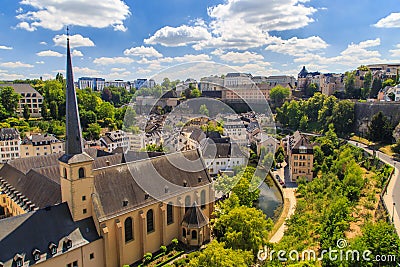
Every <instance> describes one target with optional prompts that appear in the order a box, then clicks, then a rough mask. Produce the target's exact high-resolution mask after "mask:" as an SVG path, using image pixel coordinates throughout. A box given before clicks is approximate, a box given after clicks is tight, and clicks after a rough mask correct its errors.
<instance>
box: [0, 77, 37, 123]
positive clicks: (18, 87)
mask: <svg viewBox="0 0 400 267" xmlns="http://www.w3.org/2000/svg"><path fill="white" fill-rule="evenodd" d="M6 86H10V87H12V88H14V91H15V92H16V93H18V94H20V95H21V98H20V100H19V102H18V107H17V113H18V115H20V116H22V114H23V112H24V106H25V105H27V106H28V108H29V112H30V115H31V117H35V118H37V117H41V116H42V115H41V108H42V104H43V96H42V95H41V94H39V92H38V91H36V90H35V89H34V88H33V87H32V86H31V85H30V84H1V85H0V89H1V87H6Z"/></svg>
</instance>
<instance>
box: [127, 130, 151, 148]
mask: <svg viewBox="0 0 400 267" xmlns="http://www.w3.org/2000/svg"><path fill="white" fill-rule="evenodd" d="M126 136H127V137H128V138H129V150H131V151H140V150H142V149H144V148H145V147H146V142H145V140H146V135H145V133H144V132H139V133H130V132H127V133H126Z"/></svg>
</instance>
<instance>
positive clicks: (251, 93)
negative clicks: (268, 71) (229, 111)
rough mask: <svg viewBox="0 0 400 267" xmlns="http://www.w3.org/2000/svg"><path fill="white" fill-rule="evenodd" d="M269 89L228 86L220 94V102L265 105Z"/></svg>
mask: <svg viewBox="0 0 400 267" xmlns="http://www.w3.org/2000/svg"><path fill="white" fill-rule="evenodd" d="M269 92H270V89H267V88H263V87H262V85H260V86H257V85H256V84H248V85H240V86H230V87H228V88H225V90H224V91H223V92H222V100H223V101H227V102H243V101H246V102H248V103H265V102H266V100H267V99H269Z"/></svg>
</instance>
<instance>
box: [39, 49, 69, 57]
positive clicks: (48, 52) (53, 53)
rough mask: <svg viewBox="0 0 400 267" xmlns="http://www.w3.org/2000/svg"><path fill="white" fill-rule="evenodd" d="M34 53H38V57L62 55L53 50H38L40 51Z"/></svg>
mask: <svg viewBox="0 0 400 267" xmlns="http://www.w3.org/2000/svg"><path fill="white" fill-rule="evenodd" d="M36 55H38V56H39V57H62V56H63V54H61V53H58V52H56V51H53V50H46V51H40V52H38V53H36Z"/></svg>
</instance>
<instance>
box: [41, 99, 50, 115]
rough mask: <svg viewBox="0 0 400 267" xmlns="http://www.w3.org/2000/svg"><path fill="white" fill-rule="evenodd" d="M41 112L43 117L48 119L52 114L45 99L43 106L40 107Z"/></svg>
mask: <svg viewBox="0 0 400 267" xmlns="http://www.w3.org/2000/svg"><path fill="white" fill-rule="evenodd" d="M40 114H41V115H42V118H43V119H45V120H47V119H48V118H49V116H50V114H49V106H48V105H47V101H45V100H44V101H43V103H42V107H41V109H40Z"/></svg>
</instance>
